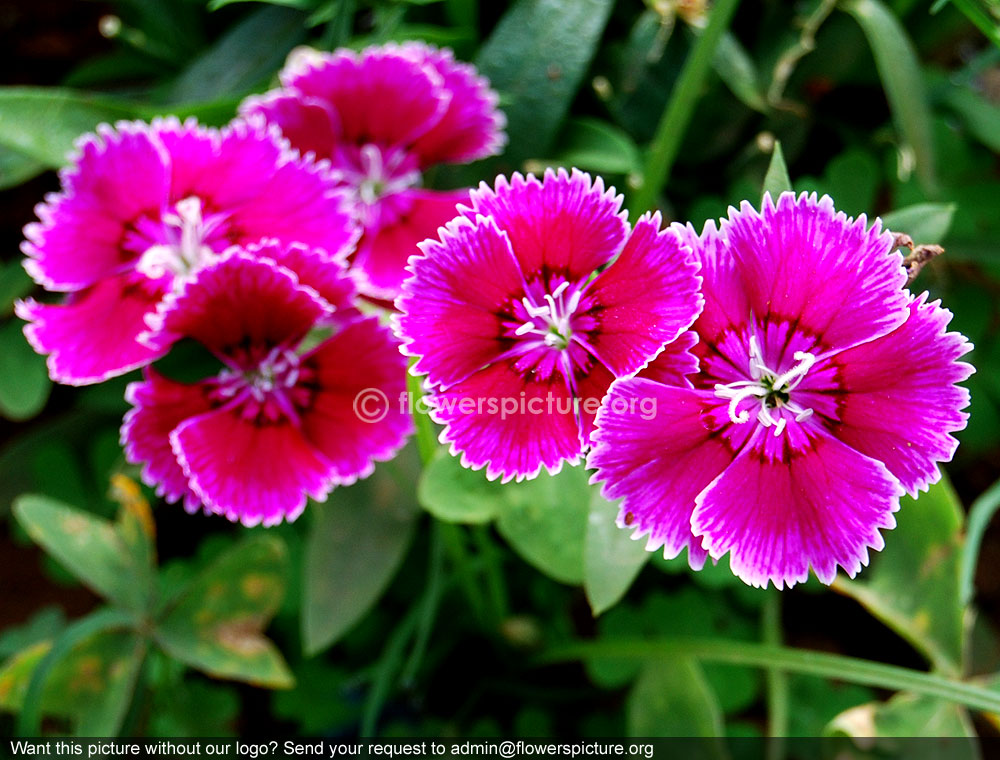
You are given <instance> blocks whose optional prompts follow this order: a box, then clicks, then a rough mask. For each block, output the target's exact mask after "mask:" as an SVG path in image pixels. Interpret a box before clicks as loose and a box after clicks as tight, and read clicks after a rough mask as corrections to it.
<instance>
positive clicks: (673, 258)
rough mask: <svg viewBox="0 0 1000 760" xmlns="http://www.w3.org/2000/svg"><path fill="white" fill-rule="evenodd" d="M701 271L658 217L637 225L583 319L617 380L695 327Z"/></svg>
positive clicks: (596, 285) (589, 298)
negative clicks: (588, 324) (591, 326)
mask: <svg viewBox="0 0 1000 760" xmlns="http://www.w3.org/2000/svg"><path fill="white" fill-rule="evenodd" d="M697 273H698V266H697V264H696V263H695V261H694V260H693V258H692V254H691V250H690V248H688V247H686V246H685V245H683V243H682V242H681V240H680V237H679V236H678V235H677V233H676V232H675V231H673V230H663V231H661V230H660V215H659V214H658V213H657V214H655V215H649V214H646V215H644V216H643V217H642V218H641V219H639V221H638V222H637V223H636V225H635V228H634V229H633V230H632V234H631V235H630V236H629V239H628V242H627V243H626V244H625V249H624V250H623V251H622V253H621V255H620V256H619V257H618V258H617V259H615V261H614V263H613V264H611V266H609V267H608V268H607V269H605V270H604V271H603V272H602V273H601V274H599V275H598V276H597V278H596V279H595V280H594V282H593V283H591V286H590V288H589V289H588V290H587V295H586V299H585V300H586V303H587V304H590V306H589V308H588V309H587V310H586V311H585V312H584V313H583V314H582V315H581V316H582V317H584V318H588V319H592V320H593V321H594V322H595V323H596V324H595V326H594V327H593V328H591V329H589V330H588V333H589V335H588V337H589V343H590V346H591V347H592V349H593V350H594V353H595V355H596V356H597V357H598V358H599V359H600V360H601V361H602V362H603V363H604V364H605V366H607V367H608V368H609V369H611V371H612V372H614V373H615V375H617V376H622V375H627V374H629V373H632V372H635V371H636V370H638V369H640V368H641V367H643V366H644V365H645V364H646V363H647V362H649V360H650V359H652V358H653V357H654V356H656V354H657V353H659V351H660V349H662V348H663V346H664V344H666V343H669V342H671V341H673V340H675V339H676V338H677V336H678V335H680V334H681V333H682V332H683V331H684V330H686V329H687V328H688V327H690V326H691V323H692V322H694V320H695V318H696V317H697V316H698V313H699V311H700V310H701V306H702V298H701V296H700V295H699V293H698V286H699V284H700V279H699V277H698V274H697Z"/></svg>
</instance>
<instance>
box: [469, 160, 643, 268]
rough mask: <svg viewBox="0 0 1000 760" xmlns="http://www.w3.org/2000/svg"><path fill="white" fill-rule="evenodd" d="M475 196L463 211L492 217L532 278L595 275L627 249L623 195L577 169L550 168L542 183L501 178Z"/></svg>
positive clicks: (530, 177) (533, 179)
mask: <svg viewBox="0 0 1000 760" xmlns="http://www.w3.org/2000/svg"><path fill="white" fill-rule="evenodd" d="M471 201H472V206H471V208H466V207H463V208H462V212H463V213H464V214H465V215H466V216H467V217H469V218H470V219H475V217H476V215H477V214H481V215H483V216H488V217H492V219H493V220H494V221H495V222H496V225H497V227H499V228H500V229H501V230H503V231H504V232H506V233H507V235H508V236H509V237H510V244H511V247H512V248H513V250H514V256H515V257H516V258H517V260H518V261H519V262H520V265H521V269H522V271H523V272H524V274H525V276H526V277H527V279H528V280H529V281H531V282H533V281H535V280H536V279H539V278H540V279H542V280H543V281H544V283H545V284H546V285H548V284H550V280H552V279H553V278H554V277H557V276H558V277H561V278H562V279H565V280H569V281H570V282H578V281H580V280H582V279H584V278H586V277H590V275H592V274H593V273H594V270H596V269H597V268H598V267H600V266H603V265H604V264H607V263H608V262H609V261H610V260H611V259H612V258H614V256H615V254H617V253H618V252H619V251H620V250H621V249H622V245H624V243H625V236H626V234H627V233H628V223H627V222H626V221H625V218H626V214H625V213H624V212H622V213H619V209H620V208H621V204H622V197H621V196H620V195H615V191H614V188H609V189H608V190H607V191H605V189H604V180H602V179H601V178H600V177H598V178H597V179H595V180H594V181H593V182H591V179H590V175H589V174H584V173H583V172H581V171H579V170H577V169H573V171H572V173H571V174H567V173H566V170H565V169H560V170H559V171H558V173H557V172H554V171H552V170H551V169H547V170H546V171H545V176H544V178H543V180H542V181H541V182H539V181H538V179H537V178H536V177H535V176H534V175H533V174H529V175H528V176H527V178H525V177H523V176H522V175H521V174H519V173H515V174H514V175H513V177H512V178H511V179H510V181H508V180H507V178H506V177H498V178H497V181H496V187H495V188H490V187H489V186H487V185H486V184H485V183H483V184H481V185H480V186H479V188H478V189H477V190H473V191H472V195H471Z"/></svg>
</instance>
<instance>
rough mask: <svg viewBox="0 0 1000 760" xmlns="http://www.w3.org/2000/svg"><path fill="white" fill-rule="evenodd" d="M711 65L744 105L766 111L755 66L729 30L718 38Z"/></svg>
mask: <svg viewBox="0 0 1000 760" xmlns="http://www.w3.org/2000/svg"><path fill="white" fill-rule="evenodd" d="M712 66H713V67H714V68H715V73H716V74H718V75H719V78H720V79H722V81H723V82H724V83H725V85H726V87H728V88H729V89H730V90H731V91H732V93H733V95H735V96H736V97H737V98H739V99H740V101H741V102H742V103H743V104H744V105H745V106H747V107H748V108H752V109H753V110H755V111H760V112H761V113H764V112H765V111H767V102H766V101H765V100H764V94H763V92H762V91H761V84H760V77H759V76H758V74H757V67H756V66H755V65H754V62H753V59H751V58H750V56H749V54H748V53H747V51H746V49H745V48H744V47H743V45H741V44H740V41H739V40H738V39H736V38H735V37H734V36H733V35H732V34H730V33H729V32H726V33H725V34H723V35H722V37H721V38H720V39H719V44H718V47H716V48H715V58H713V59H712Z"/></svg>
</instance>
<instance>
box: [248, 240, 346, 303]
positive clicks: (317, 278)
mask: <svg viewBox="0 0 1000 760" xmlns="http://www.w3.org/2000/svg"><path fill="white" fill-rule="evenodd" d="M246 252H247V253H248V254H249V255H251V256H254V257H257V258H262V259H268V260H270V261H273V262H275V263H276V264H278V265H280V266H282V267H284V268H286V269H288V270H291V271H292V272H293V273H294V274H295V276H296V278H297V279H298V282H299V285H304V286H306V287H308V288H312V289H313V290H315V291H316V292H317V293H318V294H319V295H320V297H321V298H322V299H323V300H324V301H326V302H327V303H328V304H329V305H330V306H331V307H333V309H334V310H335V313H336V317H337V321H342V320H343V319H344V318H351V319H353V318H355V317H357V316H358V313H359V312H358V310H357V307H356V306H355V303H354V301H355V295H356V291H357V284H356V283H355V282H354V280H353V279H352V278H351V276H350V275H349V274H348V272H347V268H346V265H345V264H344V262H343V260H342V259H340V258H331V257H330V256H329V255H328V254H327V253H326V251H323V250H322V249H319V248H308V247H306V246H304V245H301V244H299V243H290V244H287V243H282V242H279V241H277V240H267V239H265V240H263V241H262V242H261V243H259V244H256V245H249V246H247V248H246Z"/></svg>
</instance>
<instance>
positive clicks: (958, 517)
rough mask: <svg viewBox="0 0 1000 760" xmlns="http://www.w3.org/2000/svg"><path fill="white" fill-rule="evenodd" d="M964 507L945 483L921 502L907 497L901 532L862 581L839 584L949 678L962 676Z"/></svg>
mask: <svg viewBox="0 0 1000 760" xmlns="http://www.w3.org/2000/svg"><path fill="white" fill-rule="evenodd" d="M962 516H963V510H962V506H961V504H960V502H959V500H958V497H957V496H956V495H955V492H954V490H953V489H952V487H951V485H950V484H949V483H948V481H947V480H945V479H942V480H941V482H939V483H938V484H936V485H934V486H931V488H930V490H929V491H928V492H927V493H925V494H921V496H920V498H919V499H911V498H909V497H906V498H904V499H903V500H902V506H901V508H900V511H899V513H898V514H897V517H896V520H897V526H896V529H895V530H893V531H892V532H890V533H887V534H886V537H885V539H886V541H885V543H886V546H885V549H883V550H882V551H881V552H880V553H879V554H878V555H876V556H875V558H874V559H873V560H872V567H871V568H870V569H868V570H866V571H865V572H864V573H863V574H862V575H861V580H856V581H849V580H846V579H844V578H838V579H837V580H836V582H835V583H836V588H837V589H838V590H839V591H842V592H844V593H846V594H848V595H849V596H852V597H854V598H855V599H857V600H858V601H859V602H861V604H863V605H864V606H865V607H866V608H867V609H868V610H869V611H870V612H871V613H872V614H873V615H875V617H877V618H879V619H880V620H882V621H883V622H884V623H885V624H886V625H888V626H889V627H890V628H892V629H893V630H894V631H896V633H898V634H899V635H900V636H902V637H903V638H904V639H906V640H907V641H909V642H910V643H911V644H912V645H913V646H914V647H915V648H916V649H917V650H918V651H920V652H921V653H923V654H924V655H925V656H926V657H927V658H928V659H929V660H930V661H931V663H933V664H934V666H935V667H936V668H938V669H939V670H941V671H942V672H944V673H949V674H958V673H959V672H960V671H961V662H962V642H963V640H964V630H965V629H964V615H965V611H964V609H963V607H962V604H961V601H960V597H959V564H960V560H961V555H960V549H961V546H962V519H963V518H962Z"/></svg>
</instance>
